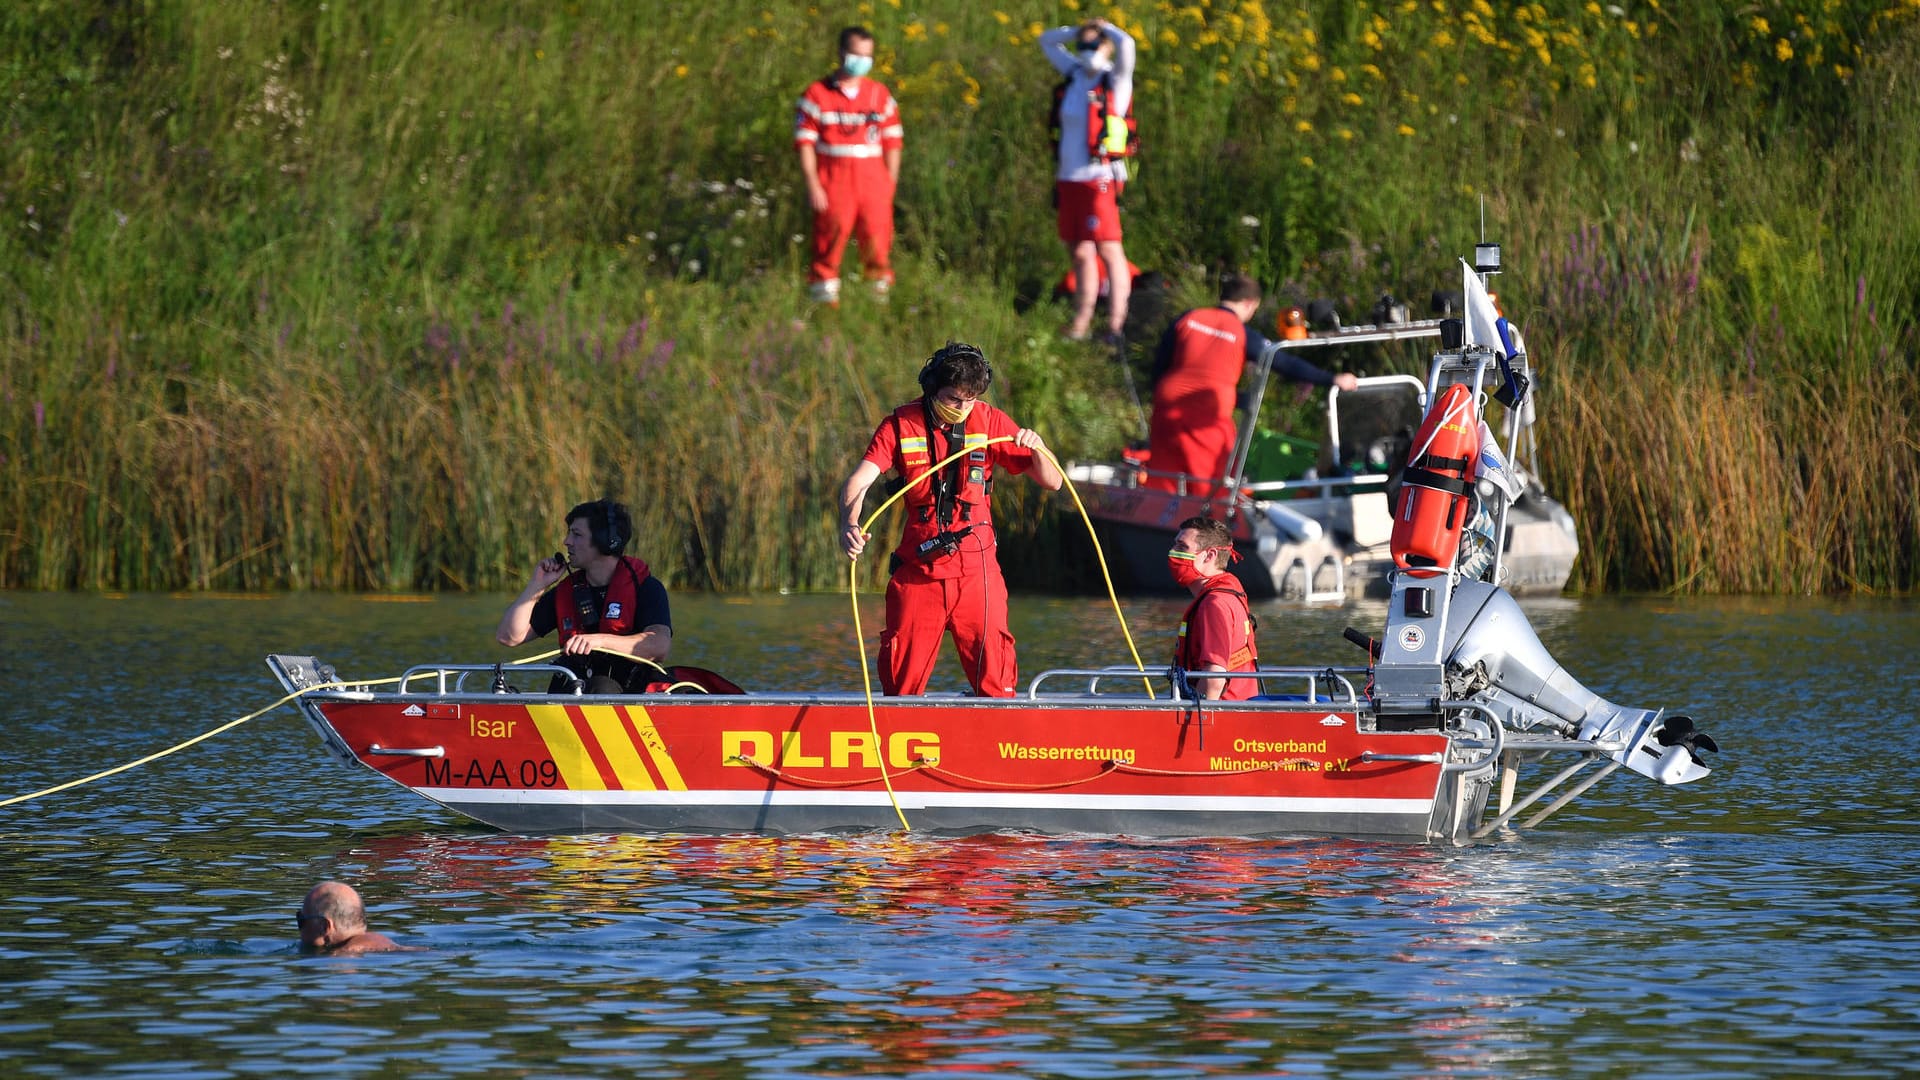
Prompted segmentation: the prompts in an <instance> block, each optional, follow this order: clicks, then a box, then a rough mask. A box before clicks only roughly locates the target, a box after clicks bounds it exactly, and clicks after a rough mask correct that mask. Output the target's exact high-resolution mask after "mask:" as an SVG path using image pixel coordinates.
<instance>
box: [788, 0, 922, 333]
mask: <svg viewBox="0 0 1920 1080" xmlns="http://www.w3.org/2000/svg"><path fill="white" fill-rule="evenodd" d="M872 70H873V35H872V34H870V33H868V32H867V30H866V29H865V28H864V27H859V26H849V27H847V28H846V29H845V30H842V31H840V66H839V67H838V68H837V69H835V71H834V73H833V74H831V75H828V76H827V77H826V78H824V79H821V80H819V81H818V82H815V83H813V84H811V85H809V86H808V87H807V89H806V92H805V93H803V94H801V95H800V105H799V108H798V111H796V112H795V114H794V118H793V145H794V149H795V150H796V151H797V152H798V153H799V155H800V172H801V174H802V175H803V176H805V178H806V182H807V200H808V202H810V203H811V204H812V205H813V263H812V266H811V267H809V269H808V271H807V283H808V290H809V292H810V294H811V295H812V297H813V299H815V300H817V301H819V302H820V303H823V304H832V305H838V304H839V303H840V257H841V255H842V254H844V253H845V251H846V248H847V240H848V238H849V237H852V238H854V239H857V240H859V242H860V260H861V262H862V263H863V264H864V265H863V272H864V274H865V275H866V279H867V281H868V282H870V283H871V284H872V286H873V290H874V292H875V294H876V295H878V296H879V297H880V298H882V299H885V298H886V295H887V293H888V291H889V290H891V289H892V288H893V264H892V263H891V262H890V261H889V258H890V255H891V252H892V248H893V189H894V186H895V185H896V184H898V183H899V180H900V145H901V137H902V131H903V129H902V128H901V126H900V107H899V106H898V105H897V104H895V103H894V100H893V95H892V94H890V93H888V92H887V88H886V87H885V86H882V85H880V83H878V82H876V81H875V80H873V79H870V78H868V77H867V74H868V72H870V71H872Z"/></svg>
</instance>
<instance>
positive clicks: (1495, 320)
mask: <svg viewBox="0 0 1920 1080" xmlns="http://www.w3.org/2000/svg"><path fill="white" fill-rule="evenodd" d="M1460 270H1461V272H1462V273H1463V274H1464V275H1465V277H1466V284H1465V285H1464V286H1463V287H1462V289H1461V295H1462V296H1464V297H1466V305H1467V311H1466V316H1467V317H1466V334H1465V336H1464V338H1463V340H1464V341H1465V342H1466V343H1467V344H1468V345H1479V346H1481V347H1482V348H1487V349H1492V350H1493V351H1494V352H1496V353H1499V354H1500V355H1501V356H1505V355H1506V352H1507V350H1506V346H1505V345H1504V344H1503V343H1502V342H1501V340H1500V312H1499V311H1498V310H1497V309H1495V308H1494V306H1493V297H1491V296H1488V295H1487V287H1486V286H1485V285H1482V284H1481V283H1480V275H1479V274H1476V273H1474V272H1473V267H1471V266H1468V265H1467V260H1465V259H1461V260H1460Z"/></svg>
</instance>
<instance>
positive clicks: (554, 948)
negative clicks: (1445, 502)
mask: <svg viewBox="0 0 1920 1080" xmlns="http://www.w3.org/2000/svg"><path fill="white" fill-rule="evenodd" d="M505 599H506V598H504V597H451V598H438V599H433V600H431V601H428V602H422V603H393V602H373V601H369V600H365V599H361V598H354V597H328V596H322V597H275V598H267V599H240V598H232V599H225V598H169V597H161V596H138V597H130V598H124V599H114V598H107V597H96V596H65V595H33V594H0V644H3V645H4V647H3V648H0V724H3V725H4V731H5V739H4V743H3V744H0V755H3V756H0V763H4V767H0V797H9V796H12V795H17V794H23V793H26V792H30V791H34V790H38V789H40V788H42V787H46V786H49V785H52V784H56V783H59V782H62V781H65V780H70V779H74V778H77V777H80V776H84V775H86V774H88V773H91V772H94V771H96V770H99V769H102V768H105V767H108V766H111V765H116V764H119V763H122V762H125V761H128V760H132V759H133V758H136V757H139V756H141V755H144V754H147V753H150V752H152V751H155V750H159V749H162V748H165V747H167V746H170V745H172V744H174V743H177V742H180V741H181V740H184V739H186V738H189V737H191V736H193V735H195V734H198V733H200V732H202V731H205V730H207V729H209V728H211V727H213V726H215V725H216V724H217V723H220V722H222V721H225V720H228V719H231V718H233V717H236V716H240V715H242V714H245V713H248V712H250V711H252V710H254V709H257V708H259V707H261V706H263V705H265V704H266V703H268V702H271V701H272V700H273V699H274V698H276V697H277V696H279V692H280V691H279V688H278V686H277V684H275V683H274V682H273V681H272V679H271V677H270V676H269V674H268V673H267V671H266V668H265V667H264V665H263V664H262V663H261V658H262V656H264V655H265V654H266V653H268V652H295V653H300V652H310V653H314V654H317V655H319V656H321V657H322V658H324V659H326V660H328V661H331V662H333V663H335V664H336V665H337V666H338V667H339V669H340V670H341V672H342V673H343V674H349V675H364V676H367V677H374V676H379V675H387V674H397V673H398V672H399V670H400V669H401V668H403V667H406V666H408V665H410V664H413V663H417V662H428V661H436V660H440V661H447V660H466V661H471V660H482V659H484V660H492V659H495V658H498V657H500V656H503V655H506V654H505V653H504V652H503V651H502V650H500V649H498V648H496V647H494V646H493V645H492V643H491V640H490V636H491V631H492V627H493V624H494V621H495V620H496V618H497V617H498V615H499V612H500V610H501V608H502V606H503V605H504V603H505ZM1526 606H1527V609H1528V611H1529V613H1530V615H1531V616H1532V617H1533V618H1534V620H1535V625H1536V629H1537V630H1538V631H1539V633H1540V635H1541V638H1542V639H1543V641H1545V643H1546V645H1547V647H1548V648H1549V649H1550V650H1551V651H1552V652H1553V653H1554V655H1555V656H1556V658H1558V659H1559V660H1560V661H1561V662H1562V663H1563V664H1564V665H1565V666H1566V667H1567V668H1568V669H1569V670H1570V671H1571V672H1573V674H1574V675H1575V676H1576V677H1578V678H1580V679H1581V680H1582V681H1584V682H1586V683H1587V685H1588V686H1590V687H1592V688H1593V689H1595V690H1597V691H1599V692H1601V693H1602V694H1604V695H1606V696H1607V697H1609V698H1611V699H1612V700H1614V701H1617V702H1620V703H1622V704H1631V705H1647V706H1663V705H1664V706H1668V707H1671V708H1676V709H1680V710H1682V711H1686V712H1689V713H1691V714H1692V715H1693V716H1695V717H1696V718H1697V719H1698V720H1699V721H1700V723H1701V725H1702V726H1703V727H1704V728H1706V729H1707V730H1708V731H1709V732H1711V733H1712V734H1713V735H1714V736H1715V737H1716V738H1717V739H1718V740H1719V742H1720V744H1721V746H1722V748H1723V752H1722V754H1721V755H1720V757H1719V760H1718V761H1717V762H1715V764H1716V766H1717V771H1716V772H1715V773H1714V774H1713V775H1712V776H1711V777H1708V778H1707V779H1706V780H1704V781H1702V782H1701V783H1699V784H1695V785H1692V786H1689V787H1684V788H1677V789H1662V788H1657V787H1654V786H1653V785H1651V784H1650V783H1647V782H1643V781H1640V780H1639V779H1638V778H1634V777H1630V776H1627V775H1625V774H1616V775H1615V776H1614V777H1612V778H1610V779H1609V780H1607V781H1605V782H1603V783H1602V784H1601V785H1600V786H1598V787H1597V788H1595V789H1594V790H1593V791H1591V792H1589V793H1588V794H1587V795H1586V796H1585V797H1583V798H1582V799H1581V800H1580V801H1579V802H1576V803H1575V804H1574V805H1573V806H1571V807H1569V808H1568V809H1567V810H1565V811H1562V812H1561V813H1560V814H1559V815H1558V816H1556V817H1555V818H1553V819H1552V820H1551V821H1549V822H1548V823H1547V825H1546V826H1544V827H1543V829H1542V830H1541V831H1538V832H1534V833H1530V834H1527V835H1525V836H1522V837H1517V838H1508V839H1503V840H1500V841H1497V842H1491V843H1487V844H1484V845H1479V846H1474V847H1468V848H1453V847H1421V846H1413V845H1398V844H1384V843H1360V842H1353V841H1344V840H1298V841H1278V840H1262V841H1207V842H1195V841H1180V842H1165V841H1150V840H1134V839H1127V838H1118V837H1035V836H1024V835H1022V836H1010V835H996V836H981V837H972V838H965V839H954V838H931V837H924V836H913V835H907V836H897V835H879V834H876V835H869V836H858V837H824V836H823V837H801V838H785V839H760V838H750V837H735V838H697V839H683V838H640V837H622V836H587V837H564V838H526V837H513V836H501V835H496V834H494V833H491V832H488V831H486V830H483V829H480V828H478V827H475V826H472V825H469V824H467V823H465V822H463V821H462V820H460V819H457V818H454V817H451V816H450V815H448V814H446V813H445V812H443V811H440V810H438V809H437V808H435V807H434V806H433V805H432V804H429V803H427V802H425V801H423V800H420V799H418V798H416V797H414V796H412V795H410V794H408V793H407V792H405V791H403V790H401V789H399V788H396V787H393V786H392V785H389V784H387V783H386V782H385V781H383V780H380V779H379V778H377V777H375V776H373V775H372V774H371V773H368V772H365V771H363V770H350V769H348V768H346V767H344V766H340V765H336V764H334V763H333V762H331V761H330V760H327V759H325V758H324V757H323V756H322V755H321V753H320V750H319V745H318V741H317V739H316V738H315V736H314V735H313V733H312V731H311V730H310V729H309V728H308V727H307V725H306V723H305V721H304V720H302V719H301V718H300V717H299V716H298V715H297V714H296V713H295V712H294V711H293V710H291V709H290V708H281V709H279V710H277V711H275V712H272V713H269V714H268V715H266V716H264V717H262V718H260V719H257V720H254V721H251V722H249V723H247V724H245V725H243V726H241V727H238V728H236V729H235V730H233V731H230V732H227V733H225V734H223V735H221V736H218V737H217V738H214V739H212V740H209V741H207V742H204V743H201V744H199V745H197V746H195V747H192V748H190V749H188V750H185V751H183V752H181V753H180V754H177V755H174V756H172V757H168V758H165V759H163V760H160V761H157V762H154V763H152V764H148V765H145V766H142V767H140V768H138V769H135V770H132V771H130V772H127V773H123V774H121V775H119V776H115V777H112V778H110V779H107V780H103V781H100V782H97V783H94V784H91V785H88V786H85V787H81V788H77V789H74V790H70V791H66V792H63V793H60V794H56V795H51V796H48V797H45V798H43V799H40V800H36V801H34V802H31V803H25V804H19V805H15V806H11V807H5V808H0V988H3V990H0V1076H7V1077H16V1076H20V1077H25V1076H167V1077H176V1076H178V1077H249V1076H286V1075H291V1074H294V1073H295V1072H306V1071H309V1070H318V1071H322V1072H324V1073H325V1074H326V1075H329V1076H390V1075H405V1076H423V1077H428V1076H489V1077H494V1076H503V1075H504V1076H541V1077H547V1076H579V1077H599V1076H610V1075H631V1076H697V1077H754V1078H761V1077H766V1078H772V1077H802V1076H804V1077H823V1076H842V1075H850V1074H864V1075H887V1076H931V1075H935V1074H946V1073H954V1072H978V1073H987V1074H991V1075H998V1076H1036V1077H1037V1076H1062V1077H1069V1076H1070V1077H1100V1078H1108V1077H1184V1076H1195V1075H1208V1074H1233V1075H1283V1074H1284V1075H1311V1076H1356V1077H1358V1076H1368V1077H1373V1076H1419V1077H1425V1076H1434V1075H1441V1074H1445V1075H1463V1076H1502V1077H1504V1076H1605V1077H1619V1076H1636V1077H1639V1076H1687V1077H1697V1076H1756V1075H1779V1076H1806V1075H1816V1074H1817V1075H1822V1076H1829V1077H1837V1076H1888V1075H1896V1074H1902V1073H1911V1072H1912V1071H1913V1070H1914V1069H1915V1068H1916V1066H1915V1064H1914V1060H1915V1054H1916V1051H1920V904H1917V903H1916V901H1917V900H1920V825H1916V823H1915V819H1914V811H1913V802H1914V800H1915V798H1916V793H1917V792H1920V775H1917V774H1920V768H1917V767H1916V762H1920V727H1917V725H1916V723H1915V716H1914V713H1915V708H1914V697H1915V692H1916V690H1920V680H1916V678H1915V676H1914V674H1913V667H1912V661H1911V657H1913V656H1914V655H1915V654H1916V653H1920V606H1915V605H1912V604H1901V603H1880V602H1847V603H1838V602H1826V601H1821V600H1809V599H1789V600H1779V599H1766V600H1667V599H1658V600H1653V599H1599V600H1578V601H1576V600H1564V599H1562V600H1552V601H1543V602H1530V603H1528V604H1527V605H1526ZM1179 607H1180V605H1179V604H1178V603H1177V602H1176V601H1174V600H1172V599H1167V600H1157V601H1146V600H1142V601H1134V602H1129V603H1128V604H1127V606H1126V612H1127V616H1128V620H1129V623H1130V624H1131V626H1132V627H1133V629H1134V632H1135V634H1136V636H1137V638H1138V639H1139V642H1140V647H1141V650H1142V653H1143V654H1144V655H1146V656H1147V657H1148V659H1149V662H1150V663H1157V662H1159V661H1160V660H1161V658H1162V657H1163V656H1164V655H1165V652H1166V648H1167V643H1166V636H1165V634H1166V629H1167V628H1168V627H1170V626H1171V625H1172V623H1173V622H1174V620H1175V619H1176V618H1177V616H1178V614H1179ZM1014 614H1015V620H1014V631H1015V633H1016V635H1017V636H1018V637H1019V638H1020V642H1021V659H1022V666H1023V670H1024V671H1025V672H1026V673H1027V674H1032V673H1034V672H1037V671H1038V670H1040V669H1041V668H1042V667H1045V666H1051V665H1060V666H1068V665H1084V664H1089V663H1105V662H1117V661H1119V660H1121V659H1123V658H1124V645H1123V644H1122V643H1121V639H1120V635H1119V632H1118V629H1117V626H1116V623H1115V620H1114V619H1113V616H1112V613H1111V612H1110V611H1109V610H1108V609H1107V608H1106V606H1105V604H1104V602H1100V601H1093V600H1085V599H1059V598H1042V597H1017V598H1016V600H1015V613H1014ZM1259 614H1260V616H1261V620H1262V622H1261V643H1262V652H1263V654H1264V655H1265V656H1266V657H1267V659H1269V661H1271V662H1275V663H1292V662H1300V663H1330V662H1331V663H1341V664H1346V663H1351V662H1353V661H1354V660H1355V659H1356V657H1357V652H1356V651H1355V650H1354V649H1353V648H1352V647H1351V646H1349V645H1347V644H1346V643H1344V642H1342V641H1341V640H1340V639H1339V631H1340V629H1341V627H1343V626H1346V625H1354V626H1357V627H1360V628H1362V629H1368V630H1375V629H1377V628H1378V626H1379V624H1380V621H1381V619H1382V617H1383V614H1384V611H1383V609H1382V608H1381V607H1380V606H1378V605H1371V606H1369V605H1365V604H1359V605H1354V606H1351V607H1348V608H1346V609H1336V610H1318V611H1309V612H1302V611H1297V610H1290V609H1285V608H1278V607H1275V608H1267V609H1263V610H1261V611H1260V612H1259ZM863 619H864V620H865V626H866V629H867V631H868V632H869V633H870V634H871V633H874V632H876V631H877V629H878V627H879V623H880V611H879V606H878V604H877V602H874V601H873V599H872V598H868V602H867V603H866V604H865V605H864V606H863ZM675 621H676V623H677V624H678V625H679V627H680V631H681V633H680V643H679V645H678V647H677V648H676V654H675V658H676V659H677V660H679V661H681V662H685V663H695V664H702V665H704V666H708V667H712V668H715V669H717V670H719V671H721V672H723V673H725V674H727V675H730V676H732V677H734V678H735V679H736V680H738V681H740V682H742V683H744V684H746V685H748V686H749V687H762V688H767V687H776V686H782V687H795V688H804V689H836V690H837V689H857V688H858V686H859V680H858V673H857V669H856V668H855V667H854V664H855V663H856V659H855V658H856V655H857V654H856V653H855V651H854V647H853V643H852V629H851V627H852V620H851V617H850V608H849V605H848V603H847V600H846V598H845V597H844V596H842V597H823V596H808V597H779V596H768V597H758V598H754V599H752V600H751V601H750V602H745V601H739V600H733V599H726V598H720V597H710V596H689V595H685V594H681V595H677V596H676V597H675ZM533 651H537V650H533V649H525V650H518V651H517V654H527V653H531V652H533ZM958 683H959V676H958V671H957V667H956V666H954V665H953V664H952V663H951V660H950V659H949V661H947V665H946V666H945V667H944V668H943V672H942V676H941V679H940V680H937V683H936V688H938V687H939V686H940V685H946V686H957V685H958ZM324 878H342V879H345V880H348V881H351V882H354V883H355V884H357V885H358V886H360V888H361V889H362V891H363V892H364V893H365V894H366V896H367V899H368V903H369V907H370V910H371V922H372V925H373V927H374V928H375V929H378V930H382V931H384V932H386V933H388V934H390V935H392V936H393V937H395V938H396V939H398V940H399V941H401V942H402V943H403V944H408V945H414V946H421V947H423V949H422V951H418V952H408V953H398V954H382V955H367V956H360V957H333V958H326V957H321V958H305V957H301V956H299V955H298V954H297V953H296V951H295V949H294V944H293V941H294V936H293V935H294V924H293V920H292V917H291V916H292V913H293V911H294V909H295V908H296V907H297V906H298V905H299V903H300V900H301V897H302V895H303V894H304V892H305V891H306V889H307V888H308V887H309V886H311V885H312V884H313V883H315V882H317V881H319V880H322V879H324Z"/></svg>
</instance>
